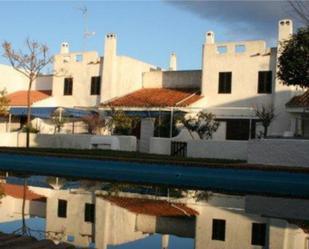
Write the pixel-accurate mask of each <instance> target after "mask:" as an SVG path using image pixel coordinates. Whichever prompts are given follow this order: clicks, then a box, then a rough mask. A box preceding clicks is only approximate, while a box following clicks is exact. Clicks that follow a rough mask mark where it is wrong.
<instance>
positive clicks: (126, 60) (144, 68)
mask: <svg viewBox="0 0 309 249" xmlns="http://www.w3.org/2000/svg"><path fill="white" fill-rule="evenodd" d="M151 68H154V66H153V65H150V64H148V63H145V62H142V61H139V60H136V59H133V58H131V57H127V56H117V70H116V72H117V85H116V86H114V87H115V93H114V94H113V96H111V97H112V98H114V97H120V96H123V95H125V94H128V93H131V92H133V91H136V90H139V89H141V88H142V86H143V84H142V81H143V79H142V77H143V72H149V71H150V69H151Z"/></svg>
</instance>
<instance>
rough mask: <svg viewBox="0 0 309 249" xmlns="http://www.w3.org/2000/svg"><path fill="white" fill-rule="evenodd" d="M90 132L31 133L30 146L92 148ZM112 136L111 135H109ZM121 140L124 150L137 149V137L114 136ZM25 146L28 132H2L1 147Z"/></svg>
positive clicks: (0, 137)
mask: <svg viewBox="0 0 309 249" xmlns="http://www.w3.org/2000/svg"><path fill="white" fill-rule="evenodd" d="M92 137H102V138H104V136H94V135H88V134H52V135H51V134H31V136H30V146H31V147H39V148H67V149H69V148H72V149H90V148H91V138H92ZM107 137H110V136H107ZM113 137H115V138H116V139H117V140H118V141H119V145H120V147H119V148H118V150H122V151H136V137H134V136H113ZM1 146H3V147H25V146H26V133H17V132H11V133H0V147H1Z"/></svg>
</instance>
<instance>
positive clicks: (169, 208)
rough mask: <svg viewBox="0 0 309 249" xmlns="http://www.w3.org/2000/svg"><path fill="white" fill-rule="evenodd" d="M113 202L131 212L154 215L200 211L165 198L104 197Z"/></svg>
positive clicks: (195, 212) (184, 213)
mask: <svg viewBox="0 0 309 249" xmlns="http://www.w3.org/2000/svg"><path fill="white" fill-rule="evenodd" d="M104 198H105V199H106V200H108V201H110V202H111V203H113V204H115V205H117V206H119V207H122V208H125V209H127V210H129V211H130V212H133V213H137V214H145V215H152V216H169V217H170V216H186V217H187V216H196V215H198V212H197V211H195V210H194V209H192V208H189V207H187V206H186V205H184V204H181V203H171V202H168V201H165V200H153V199H141V198H129V197H118V196H108V197H104Z"/></svg>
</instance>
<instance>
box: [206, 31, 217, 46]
mask: <svg viewBox="0 0 309 249" xmlns="http://www.w3.org/2000/svg"><path fill="white" fill-rule="evenodd" d="M205 40H206V44H214V43H215V33H214V32H212V31H208V32H207V33H206V39H205Z"/></svg>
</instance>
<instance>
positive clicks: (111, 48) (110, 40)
mask: <svg viewBox="0 0 309 249" xmlns="http://www.w3.org/2000/svg"><path fill="white" fill-rule="evenodd" d="M116 53H117V38H116V34H114V33H108V34H107V35H106V37H105V47H104V58H111V57H115V56H116Z"/></svg>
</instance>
